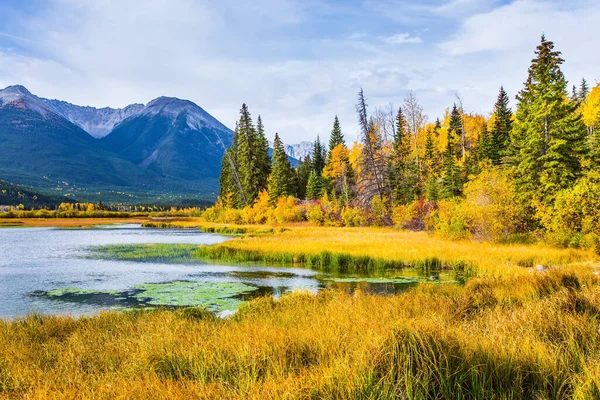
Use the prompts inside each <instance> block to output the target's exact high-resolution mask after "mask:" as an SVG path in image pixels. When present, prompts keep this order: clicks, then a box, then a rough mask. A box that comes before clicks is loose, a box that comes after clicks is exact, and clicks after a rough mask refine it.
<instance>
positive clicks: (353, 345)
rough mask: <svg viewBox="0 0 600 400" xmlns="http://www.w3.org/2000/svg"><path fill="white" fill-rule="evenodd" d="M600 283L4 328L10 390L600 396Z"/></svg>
mask: <svg viewBox="0 0 600 400" xmlns="http://www.w3.org/2000/svg"><path fill="white" fill-rule="evenodd" d="M599 315H600V280H599V279H598V277H597V276H596V275H594V274H592V273H591V272H589V271H588V272H584V271H582V270H579V271H571V270H567V269H563V270H559V271H551V272H548V273H532V274H528V275H523V276H516V277H510V278H504V279H496V278H479V279H474V280H472V281H470V282H469V283H468V284H467V285H466V286H464V287H455V286H447V285H442V286H435V285H422V286H420V287H418V288H417V289H415V290H412V291H409V292H406V293H403V294H400V295H397V296H390V297H377V296H369V295H360V294H358V295H356V296H347V295H344V294H342V293H335V292H331V291H326V292H322V293H319V294H318V295H310V294H306V293H296V294H290V295H287V296H284V297H282V298H281V299H279V300H278V301H274V300H273V299H271V298H260V299H257V300H254V301H252V302H249V303H247V304H246V305H244V306H243V307H242V309H241V310H240V311H239V313H238V314H237V315H235V316H234V317H233V318H231V319H228V320H219V319H215V318H214V317H212V316H211V315H210V314H207V313H206V312H202V311H199V310H195V309H188V310H178V311H175V312H171V311H160V310H159V311H135V312H111V313H102V314H100V315H96V316H93V317H85V318H80V319H73V318H69V317H51V316H47V317H42V316H38V315H32V316H29V317H27V318H25V319H21V320H17V321H4V322H1V323H0V397H3V398H21V397H27V398H33V399H42V398H127V399H131V398H134V399H135V398H148V399H150V398H152V399H160V398H165V399H166V398H255V399H262V398H274V399H277V398H286V399H296V398H338V399H347V398H416V399H419V398H423V399H424V398H479V399H494V398H540V399H544V398H555V399H564V398H582V399H583V398H594V397H596V398H597V397H598V396H599V395H600V386H599V385H600V347H599V344H600V333H599V331H598V324H599Z"/></svg>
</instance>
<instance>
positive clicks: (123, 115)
mask: <svg viewBox="0 0 600 400" xmlns="http://www.w3.org/2000/svg"><path fill="white" fill-rule="evenodd" d="M42 100H43V101H44V102H45V103H46V104H47V105H48V106H50V107H51V108H52V109H53V110H54V112H56V113H57V114H59V115H62V116H63V117H65V118H66V119H68V120H69V121H71V122H72V123H74V124H75V125H77V126H79V127H80V128H81V129H83V130H84V131H86V132H87V133H89V134H90V135H92V136H93V137H95V138H102V137H104V136H106V135H108V134H109V133H110V132H112V130H113V129H114V127H115V126H117V125H119V124H120V123H121V122H123V121H124V120H125V119H127V118H129V117H131V116H134V115H136V114H138V113H139V112H141V111H142V110H143V109H144V105H143V104H131V105H128V106H127V107H124V108H110V107H104V108H95V107H87V106H86V107H82V106H76V105H74V104H71V103H67V102H66V101H61V100H48V99H42Z"/></svg>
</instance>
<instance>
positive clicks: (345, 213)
mask: <svg viewBox="0 0 600 400" xmlns="http://www.w3.org/2000/svg"><path fill="white" fill-rule="evenodd" d="M341 217H342V221H343V222H344V225H345V226H364V225H366V218H365V216H364V214H363V212H362V210H361V209H359V208H356V207H344V209H343V210H342V213H341Z"/></svg>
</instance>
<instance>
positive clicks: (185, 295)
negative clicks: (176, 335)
mask: <svg viewBox="0 0 600 400" xmlns="http://www.w3.org/2000/svg"><path fill="white" fill-rule="evenodd" d="M134 289H136V290H139V292H138V293H136V294H135V295H134V297H135V298H136V299H138V300H139V301H140V302H143V303H145V304H151V305H169V306H179V307H181V306H187V307H191V306H201V307H204V308H206V309H207V310H211V311H224V310H235V309H237V308H238V307H239V305H240V304H241V303H242V301H241V300H239V299H236V298H235V297H236V296H238V295H240V294H243V293H249V292H253V291H255V290H257V289H258V288H256V287H254V286H250V285H246V284H244V283H239V282H171V283H145V284H142V285H137V286H134Z"/></svg>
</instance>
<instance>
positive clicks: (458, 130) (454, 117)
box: [448, 103, 463, 158]
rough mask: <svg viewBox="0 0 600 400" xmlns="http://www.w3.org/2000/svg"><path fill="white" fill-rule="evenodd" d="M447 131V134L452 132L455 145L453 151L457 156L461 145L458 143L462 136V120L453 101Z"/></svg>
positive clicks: (459, 153) (457, 156)
mask: <svg viewBox="0 0 600 400" xmlns="http://www.w3.org/2000/svg"><path fill="white" fill-rule="evenodd" d="M449 130H450V131H449V132H448V136H450V134H452V136H453V138H454V140H453V143H454V145H455V146H456V149H455V151H454V156H455V157H456V158H459V157H460V155H461V154H462V153H461V145H460V140H461V138H462V136H463V121H462V115H461V114H460V111H459V110H458V107H457V106H456V103H454V105H453V106H452V111H451V112H450V127H449Z"/></svg>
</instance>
